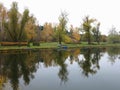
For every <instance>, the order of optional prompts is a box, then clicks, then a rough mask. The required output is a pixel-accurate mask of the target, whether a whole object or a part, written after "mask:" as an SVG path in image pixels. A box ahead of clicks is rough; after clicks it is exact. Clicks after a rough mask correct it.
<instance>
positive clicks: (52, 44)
mask: <svg viewBox="0 0 120 90" xmlns="http://www.w3.org/2000/svg"><path fill="white" fill-rule="evenodd" d="M62 44H63V45H66V46H67V47H68V48H77V47H120V44H108V43H100V44H99V45H98V44H97V43H95V42H94V43H92V44H91V45H88V44H87V42H82V43H81V44H64V43H62ZM58 45H59V44H58V43H57V42H50V43H48V42H47V43H40V46H33V45H32V44H30V47H28V46H21V47H19V46H0V50H14V49H15V50H16V49H38V48H58Z"/></svg>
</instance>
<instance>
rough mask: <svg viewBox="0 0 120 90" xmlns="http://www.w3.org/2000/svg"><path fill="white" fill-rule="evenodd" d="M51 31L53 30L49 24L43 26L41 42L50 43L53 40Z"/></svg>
mask: <svg viewBox="0 0 120 90" xmlns="http://www.w3.org/2000/svg"><path fill="white" fill-rule="evenodd" d="M53 31H54V28H53V26H52V24H51V23H47V22H46V23H45V24H44V30H42V31H41V35H40V37H41V40H42V41H44V42H50V41H52V40H53Z"/></svg>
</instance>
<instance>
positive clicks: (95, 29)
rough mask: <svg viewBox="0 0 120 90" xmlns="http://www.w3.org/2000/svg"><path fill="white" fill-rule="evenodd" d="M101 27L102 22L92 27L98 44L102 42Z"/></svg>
mask: <svg viewBox="0 0 120 90" xmlns="http://www.w3.org/2000/svg"><path fill="white" fill-rule="evenodd" d="M99 28H100V23H97V25H96V26H95V27H93V29H92V32H93V36H94V39H95V41H96V42H97V43H98V44H99V43H100V36H101V33H100V30H99Z"/></svg>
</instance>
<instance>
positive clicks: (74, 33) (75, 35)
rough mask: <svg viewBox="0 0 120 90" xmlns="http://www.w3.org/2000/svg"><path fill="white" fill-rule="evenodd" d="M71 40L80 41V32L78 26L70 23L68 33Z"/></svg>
mask: <svg viewBox="0 0 120 90" xmlns="http://www.w3.org/2000/svg"><path fill="white" fill-rule="evenodd" d="M69 36H70V37H71V40H72V42H73V43H79V42H80V33H79V28H78V27H75V28H74V27H73V26H72V25H71V27H70V35H69Z"/></svg>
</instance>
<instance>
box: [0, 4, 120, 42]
mask: <svg viewBox="0 0 120 90" xmlns="http://www.w3.org/2000/svg"><path fill="white" fill-rule="evenodd" d="M67 16H68V14H67V13H66V12H65V11H64V12H61V14H60V16H59V17H58V20H59V23H56V24H52V23H48V22H46V23H45V24H44V25H43V26H41V25H39V24H38V21H37V19H36V18H35V17H34V15H31V14H30V12H29V9H25V10H24V11H23V13H20V12H19V10H18V3H17V2H13V3H12V5H11V8H10V10H7V9H6V7H5V6H4V5H3V4H0V42H6V41H7V42H24V41H26V42H29V43H30V42H36V43H39V42H59V44H62V42H64V43H81V42H88V44H92V42H97V43H98V44H99V43H100V42H107V41H108V42H110V43H118V42H120V33H119V32H117V31H116V29H114V28H112V29H111V30H110V33H109V35H108V36H106V35H101V32H100V22H99V21H97V19H95V18H90V17H89V16H85V17H84V18H83V20H82V24H81V25H80V26H79V27H74V26H73V25H71V26H70V27H69V28H68V27H67V23H68V18H67Z"/></svg>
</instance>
